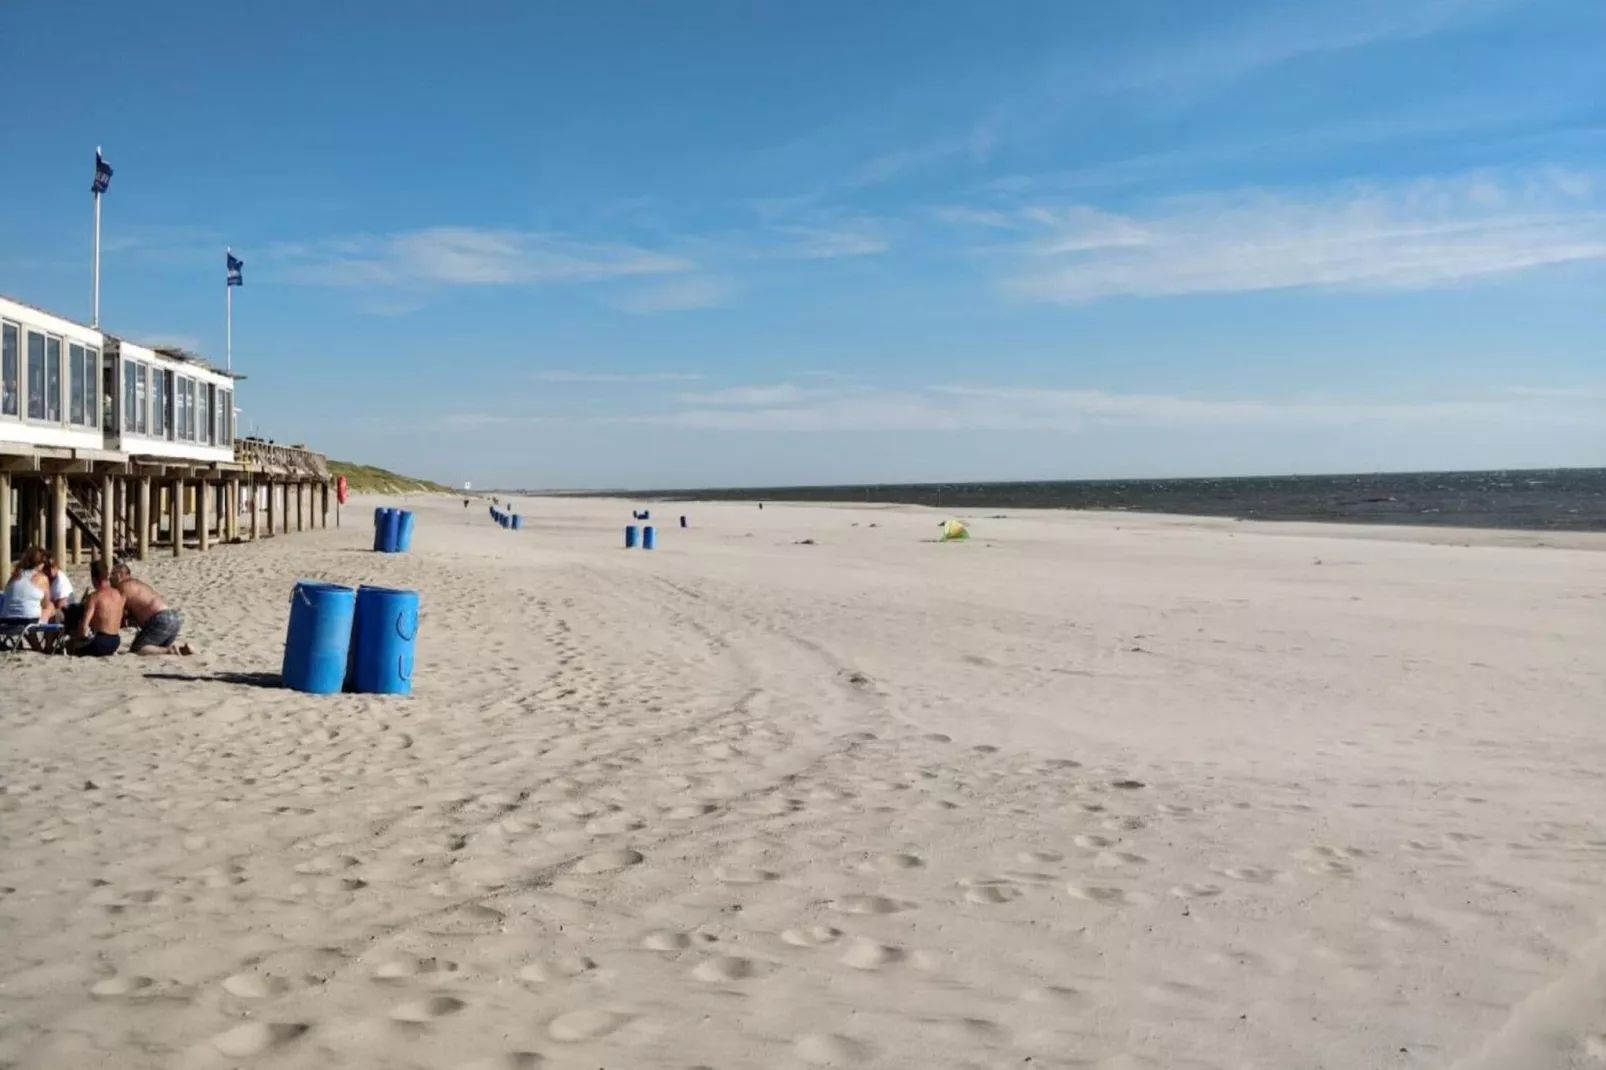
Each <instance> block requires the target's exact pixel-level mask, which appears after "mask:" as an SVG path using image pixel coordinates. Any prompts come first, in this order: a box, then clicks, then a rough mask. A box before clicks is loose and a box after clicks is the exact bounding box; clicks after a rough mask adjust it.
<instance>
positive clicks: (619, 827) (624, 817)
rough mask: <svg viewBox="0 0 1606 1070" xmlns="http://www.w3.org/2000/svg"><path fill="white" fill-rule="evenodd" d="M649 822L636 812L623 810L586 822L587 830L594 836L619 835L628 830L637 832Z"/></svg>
mask: <svg viewBox="0 0 1606 1070" xmlns="http://www.w3.org/2000/svg"><path fill="white" fill-rule="evenodd" d="M646 826H647V823H646V822H645V821H643V820H641V818H639V817H637V816H636V815H635V814H632V813H627V812H625V811H623V810H621V811H619V812H618V813H613V814H604V815H603V816H602V817H599V818H595V819H593V820H591V821H588V822H586V831H587V832H589V833H591V834H592V835H593V836H618V835H621V834H623V833H626V832H635V831H636V830H638V829H642V828H645V827H646Z"/></svg>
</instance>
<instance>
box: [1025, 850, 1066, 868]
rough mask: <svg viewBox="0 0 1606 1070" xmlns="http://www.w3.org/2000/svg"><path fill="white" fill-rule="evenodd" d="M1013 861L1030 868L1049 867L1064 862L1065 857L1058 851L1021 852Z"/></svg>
mask: <svg viewBox="0 0 1606 1070" xmlns="http://www.w3.org/2000/svg"><path fill="white" fill-rule="evenodd" d="M1015 859H1016V861H1019V862H1025V863H1026V864H1027V865H1031V866H1050V865H1053V864H1054V863H1055V862H1063V861H1065V856H1064V855H1062V854H1060V853H1059V852H1058V851H1022V852H1021V853H1020V854H1018V855H1016V856H1015Z"/></svg>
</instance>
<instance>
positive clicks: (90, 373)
mask: <svg viewBox="0 0 1606 1070" xmlns="http://www.w3.org/2000/svg"><path fill="white" fill-rule="evenodd" d="M84 423H85V424H86V425H87V426H89V427H99V426H100V351H99V350H97V349H89V348H85V349H84Z"/></svg>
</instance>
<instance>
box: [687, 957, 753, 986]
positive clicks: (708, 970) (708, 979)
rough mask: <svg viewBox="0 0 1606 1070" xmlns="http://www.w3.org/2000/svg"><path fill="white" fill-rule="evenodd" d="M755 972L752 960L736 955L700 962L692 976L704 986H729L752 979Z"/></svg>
mask: <svg viewBox="0 0 1606 1070" xmlns="http://www.w3.org/2000/svg"><path fill="white" fill-rule="evenodd" d="M754 972H755V967H754V965H753V960H752V959H744V958H741V957H739V956H736V955H720V956H718V957H717V958H711V959H706V960H704V961H703V962H699V963H698V964H697V965H696V966H695V967H693V968H692V971H691V975H692V976H693V977H695V978H696V979H697V980H699V981H702V982H703V983H704V984H711V985H728V984H732V983H734V982H736V981H741V980H744V979H746V978H748V977H751V976H753V974H754Z"/></svg>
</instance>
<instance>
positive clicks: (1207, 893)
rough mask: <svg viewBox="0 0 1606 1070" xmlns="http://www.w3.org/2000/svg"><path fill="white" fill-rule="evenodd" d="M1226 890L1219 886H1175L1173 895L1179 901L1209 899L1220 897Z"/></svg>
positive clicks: (1203, 884)
mask: <svg viewBox="0 0 1606 1070" xmlns="http://www.w3.org/2000/svg"><path fill="white" fill-rule="evenodd" d="M1224 890H1225V889H1223V888H1222V887H1221V885H1219V884H1207V883H1190V884H1178V885H1175V886H1173V887H1172V889H1171V894H1172V895H1174V896H1176V897H1177V898H1178V899H1209V898H1211V897H1213V896H1218V895H1220V894H1221V893H1222V892H1223V891H1224Z"/></svg>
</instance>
